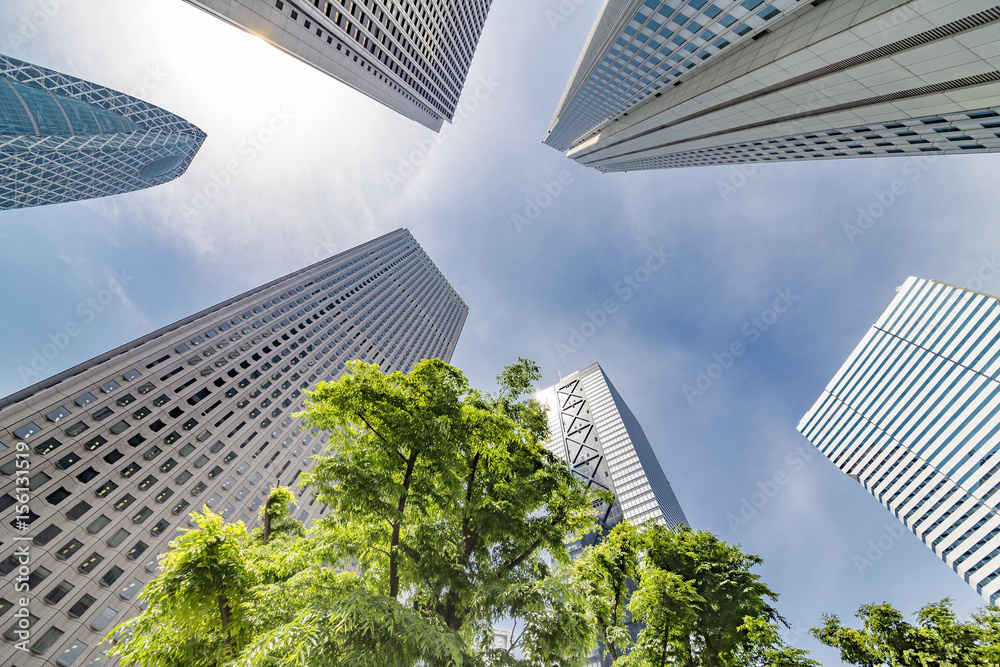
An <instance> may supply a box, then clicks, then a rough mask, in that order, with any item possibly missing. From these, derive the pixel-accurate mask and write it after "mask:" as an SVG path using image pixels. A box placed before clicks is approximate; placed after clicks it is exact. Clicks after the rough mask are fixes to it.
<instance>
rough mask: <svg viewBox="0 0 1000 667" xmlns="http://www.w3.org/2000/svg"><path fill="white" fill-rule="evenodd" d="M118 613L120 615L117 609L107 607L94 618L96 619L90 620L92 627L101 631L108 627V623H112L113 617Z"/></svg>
mask: <svg viewBox="0 0 1000 667" xmlns="http://www.w3.org/2000/svg"><path fill="white" fill-rule="evenodd" d="M117 615H118V612H117V611H115V610H114V609H112V608H111V607H105V608H104V611H102V612H101V613H100V614H98V615H97V616H96V617H95V618H94V620H93V621H91V622H90V627H91V628H92V629H93V630H96V631H98V632H100V631H102V630H104V628H106V627H108V623H110V622H111V619H113V618H114V617H115V616H117Z"/></svg>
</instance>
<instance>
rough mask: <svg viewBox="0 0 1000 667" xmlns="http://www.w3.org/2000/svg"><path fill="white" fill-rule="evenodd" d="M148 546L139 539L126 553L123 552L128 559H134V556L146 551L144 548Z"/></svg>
mask: <svg viewBox="0 0 1000 667" xmlns="http://www.w3.org/2000/svg"><path fill="white" fill-rule="evenodd" d="M148 548H149V547H148V545H147V544H146V543H145V542H143V541H142V540H140V541H138V542H136V543H135V546H134V547H132V548H131V549H129V550H128V553H127V554H125V558H128V559H129V560H135V559H136V558H138V557H139V556H141V555H142V554H143V552H144V551H146V549H148Z"/></svg>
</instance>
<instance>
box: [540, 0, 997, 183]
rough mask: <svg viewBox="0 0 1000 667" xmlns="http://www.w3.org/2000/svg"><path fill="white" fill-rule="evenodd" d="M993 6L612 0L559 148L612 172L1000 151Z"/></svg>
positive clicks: (922, 0)
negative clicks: (822, 159) (749, 163)
mask: <svg viewBox="0 0 1000 667" xmlns="http://www.w3.org/2000/svg"><path fill="white" fill-rule="evenodd" d="M998 43H1000V6H998V5H996V3H995V2H993V1H992V0H988V1H987V0H970V1H968V2H954V1H953V0H911V1H909V2H906V1H905V0H835V1H833V2H831V1H829V0H818V1H817V2H811V3H810V2H805V1H801V2H800V1H797V0H725V1H722V0H715V2H710V1H709V0H607V2H606V3H605V5H604V8H603V10H602V12H601V15H600V17H599V19H598V21H597V24H596V25H595V26H594V29H593V31H592V32H591V35H590V38H589V39H588V41H587V44H586V47H585V49H584V52H583V54H582V55H581V57H580V60H579V62H578V63H577V66H576V69H575V71H574V72H573V75H572V78H571V80H570V82H569V85H568V87H567V89H566V92H565V93H564V95H563V98H562V100H561V102H560V104H559V108H558V110H557V111H556V114H555V117H554V118H553V120H552V123H551V125H550V126H549V131H548V134H547V135H546V138H545V143H547V144H549V145H550V146H552V147H554V148H556V149H558V150H560V151H567V150H568V151H569V157H571V158H572V159H574V160H576V161H577V162H579V163H580V164H583V165H586V166H590V167H593V168H595V169H597V170H599V171H602V172H609V171H634V170H638V169H659V168H665V167H689V166H698V165H717V164H737V163H748V162H780V161H794V160H803V161H805V160H813V159H821V158H849V157H878V156H889V155H926V154H943V153H984V152H991V151H997V150H1000V114H998V112H997V109H998V107H1000V54H998V53H997V49H996V45H997V44H998Z"/></svg>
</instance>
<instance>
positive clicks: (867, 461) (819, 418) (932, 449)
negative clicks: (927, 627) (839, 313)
mask: <svg viewBox="0 0 1000 667" xmlns="http://www.w3.org/2000/svg"><path fill="white" fill-rule="evenodd" d="M798 429H799V431H800V432H801V433H802V434H803V435H804V436H805V437H806V438H808V439H809V441H810V442H812V443H813V444H814V445H816V447H818V448H819V450H820V451H821V452H822V453H823V454H825V455H826V456H827V457H828V458H829V459H830V460H831V461H833V462H834V463H835V464H836V465H837V467H838V468H840V469H841V470H843V471H844V472H845V473H847V474H848V475H850V476H851V478H852V479H854V480H856V481H857V482H858V483H860V484H861V485H862V486H864V488H865V489H866V490H867V491H868V492H869V493H871V494H872V495H873V496H874V497H875V498H876V499H877V500H878V501H879V502H880V503H881V504H882V505H883V506H884V507H885V508H886V509H887V510H889V511H890V512H892V513H893V515H894V516H895V517H896V518H897V519H899V521H901V522H902V523H903V525H904V526H906V527H907V528H908V529H909V530H910V531H912V532H913V534H914V535H916V536H917V537H918V538H919V539H920V540H921V541H922V542H923V543H924V544H926V545H927V546H928V547H929V548H930V549H931V550H932V551H933V552H934V553H935V554H937V555H938V556H939V557H940V558H941V559H942V560H944V562H945V563H947V564H948V566H949V567H951V568H952V569H953V570H954V571H955V572H956V573H957V574H958V575H959V576H960V577H962V578H963V579H965V582H966V583H968V584H969V585H970V586H972V587H973V588H975V589H976V591H977V592H978V593H979V594H980V595H982V596H983V597H984V598H985V599H986V600H987V601H989V602H990V603H991V604H993V603H996V602H997V600H998V599H1000V579H998V578H1000V515H998V513H997V509H996V506H997V498H998V496H997V494H998V492H1000V299H997V297H993V296H987V295H985V294H980V293H978V292H973V291H971V290H966V289H961V288H958V287H954V286H952V285H946V284H944V283H939V282H935V281H933V280H919V279H917V278H908V279H907V280H906V282H905V283H904V284H903V285H902V287H900V288H899V289H898V290H897V292H896V296H895V298H893V300H892V302H891V303H890V304H889V307H888V308H886V309H885V311H884V312H883V313H882V315H881V316H880V317H879V318H878V320H877V321H876V322H875V324H874V325H873V326H872V328H871V329H869V330H868V333H867V334H866V335H865V337H864V338H863V339H862V340H861V342H860V343H859V344H858V346H857V347H856V348H855V349H854V351H853V352H852V353H851V356H850V357H848V359H847V361H846V362H844V365H843V366H841V368H840V370H839V371H837V374H836V375H835V376H834V377H833V379H832V380H831V381H830V384H829V385H827V387H826V389H825V390H824V391H823V394H822V396H820V398H819V400H817V401H816V403H815V405H813V406H812V408H810V409H809V412H807V413H806V414H805V416H804V417H803V418H802V421H801V422H800V423H799V426H798Z"/></svg>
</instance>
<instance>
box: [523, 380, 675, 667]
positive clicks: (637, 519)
mask: <svg viewBox="0 0 1000 667" xmlns="http://www.w3.org/2000/svg"><path fill="white" fill-rule="evenodd" d="M535 398H536V399H537V400H538V401H539V402H540V403H541V404H542V405H544V406H545V407H546V408H547V411H548V412H547V414H548V422H549V440H548V442H546V443H545V444H546V447H548V449H549V451H551V452H552V453H553V454H555V455H556V456H558V457H559V458H561V459H563V460H565V461H566V463H567V464H568V465H569V467H570V469H571V470H572V471H573V474H574V475H576V477H578V478H579V479H581V480H583V481H584V482H586V483H587V486H588V487H590V488H592V489H598V490H601V491H611V492H612V493H613V494H614V495H615V502H614V503H613V504H611V505H607V504H605V503H601V504H599V505H597V506H595V508H594V509H595V511H596V512H597V523H598V530H596V531H594V532H593V533H591V534H590V535H588V536H586V537H585V538H583V539H582V540H579V541H578V542H575V543H573V544H571V545H569V551H570V556H572V557H574V558H575V557H576V556H577V555H578V554H579V553H580V551H581V550H582V549H583V548H584V547H586V546H589V545H591V544H594V543H595V542H597V541H598V540H600V538H601V536H602V535H603V534H604V533H606V532H607V531H609V530H611V529H612V528H614V527H615V526H616V525H618V524H619V523H620V522H621V521H622V520H627V521H631V522H632V523H635V524H641V523H644V522H647V521H654V522H656V523H663V524H667V525H668V526H671V527H673V526H676V525H678V524H687V518H686V517H685V516H684V511H683V510H682V509H681V506H680V503H679V502H677V497H676V496H675V495H674V492H673V489H671V488H670V482H668V481H667V477H666V475H664V474H663V468H661V467H660V463H659V461H657V459H656V454H654V453H653V448H652V447H651V446H650V444H649V440H648V439H647V438H646V434H645V433H644V432H643V430H642V427H641V426H640V425H639V422H638V421H637V420H636V418H635V416H634V415H633V414H632V411H631V410H629V408H628V405H626V404H625V401H624V400H623V399H622V397H621V395H620V394H619V393H618V390H617V389H615V386H614V385H613V384H611V380H609V379H608V376H607V375H605V374H604V370H603V369H602V368H601V366H600V364H597V363H593V364H591V365H590V366H587V367H586V368H584V369H583V370H579V371H577V372H575V373H573V374H571V375H568V376H566V377H565V378H563V379H562V380H561V381H560V382H559V384H557V385H554V386H552V387H549V388H548V389H544V390H542V391H540V392H538V393H537V394H536V395H535ZM641 629H642V626H641V624H639V623H631V622H630V623H629V631H630V632H631V633H632V636H633V638H634V637H637V636H638V634H639V631H640V630H641ZM603 654H604V648H603V646H601V645H600V644H599V645H598V646H597V647H596V648H595V649H594V651H593V653H592V654H591V656H590V659H589V661H588V662H587V664H588V665H591V666H594V667H597V666H601V665H609V664H610V663H609V662H608V661H607V660H606V659H605V658H604V656H603Z"/></svg>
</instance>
